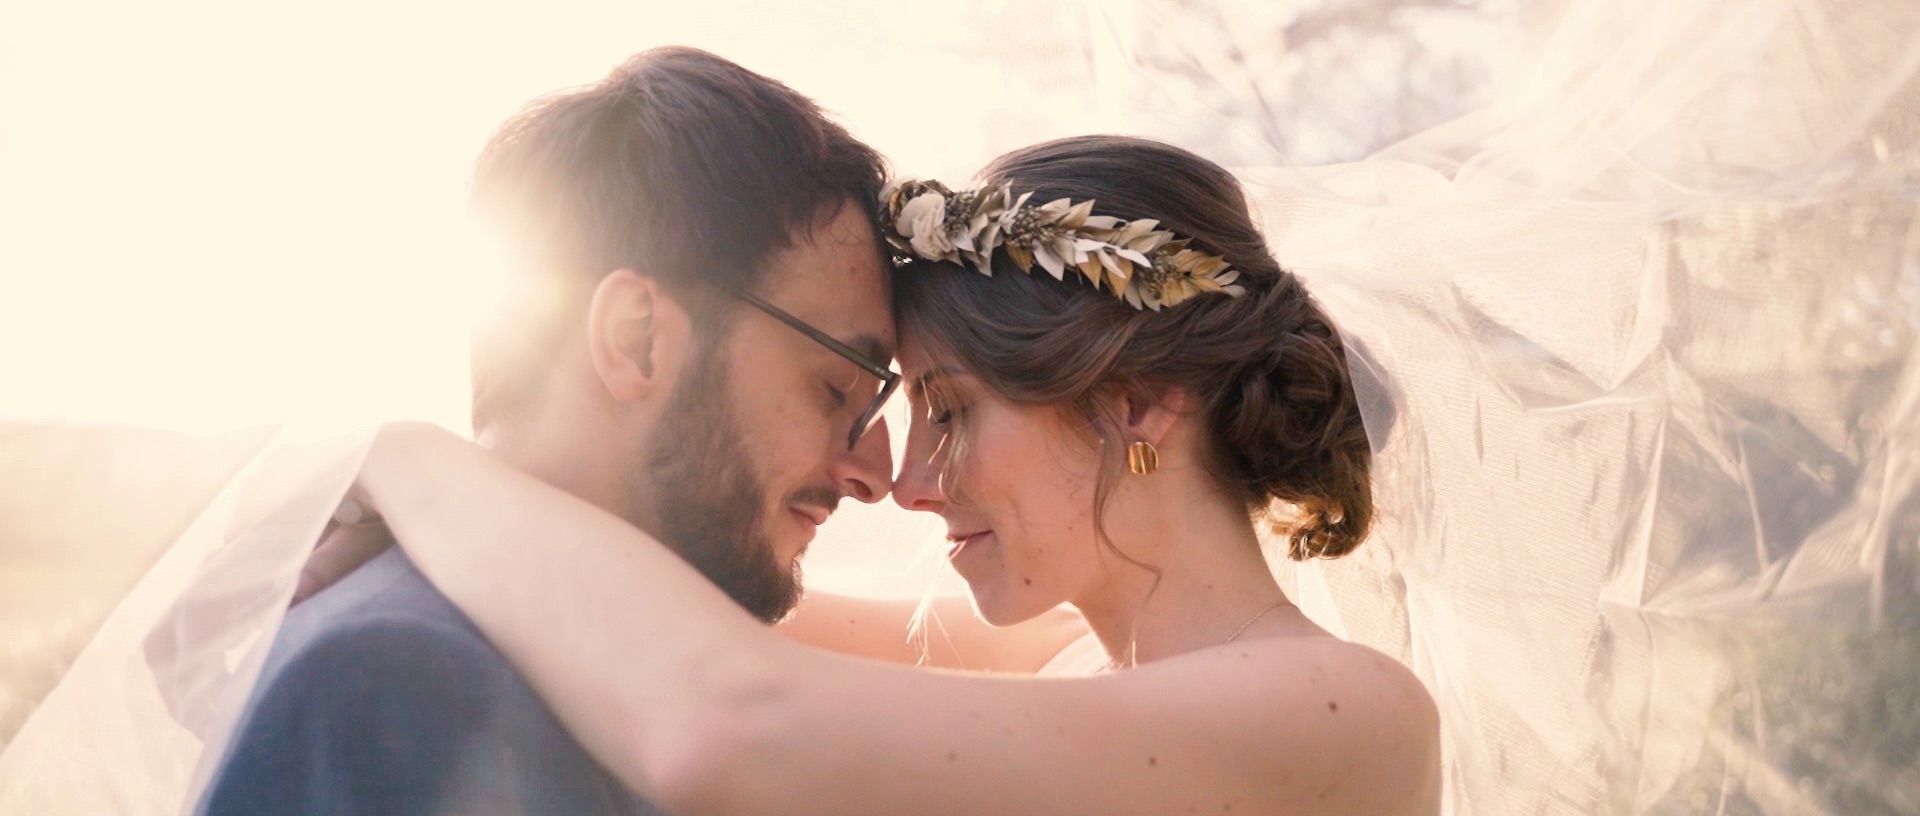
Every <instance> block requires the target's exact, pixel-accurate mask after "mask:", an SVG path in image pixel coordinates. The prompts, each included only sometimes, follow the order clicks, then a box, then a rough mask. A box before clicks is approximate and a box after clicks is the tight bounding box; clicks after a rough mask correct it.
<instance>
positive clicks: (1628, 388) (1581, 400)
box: [0, 0, 1920, 814]
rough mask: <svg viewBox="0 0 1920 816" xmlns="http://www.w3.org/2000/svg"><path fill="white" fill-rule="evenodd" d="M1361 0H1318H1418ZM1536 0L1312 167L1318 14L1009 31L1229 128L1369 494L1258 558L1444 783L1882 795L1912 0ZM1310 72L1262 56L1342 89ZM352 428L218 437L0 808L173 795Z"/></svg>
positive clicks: (1901, 447) (1919, 715)
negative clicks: (199, 502)
mask: <svg viewBox="0 0 1920 816" xmlns="http://www.w3.org/2000/svg"><path fill="white" fill-rule="evenodd" d="M1375 5H1378V6H1379V8H1375ZM1395 5H1396V4H1391V3H1383V4H1369V3H1366V2H1350V3H1330V4H1325V6H1324V8H1322V9H1321V11H1322V12H1324V14H1322V15H1321V16H1322V17H1324V16H1326V15H1327V14H1332V13H1334V12H1337V11H1341V10H1343V9H1346V10H1349V11H1353V13H1356V14H1371V13H1377V14H1380V15H1386V14H1390V13H1408V14H1411V13H1417V12H1419V11H1421V10H1422V9H1424V8H1428V7H1432V6H1436V5H1440V6H1443V5H1445V4H1434V3H1419V2H1409V3H1403V4H1397V5H1399V6H1405V7H1406V8H1404V9H1400V10H1398V11H1396V10H1395V9H1394V8H1392V7H1394V6H1395ZM1552 10H1553V11H1555V12H1557V13H1555V14H1548V13H1547V12H1546V11H1544V10H1541V9H1531V10H1529V11H1528V12H1527V13H1525V14H1520V13H1518V12H1516V13H1515V19H1518V20H1520V21H1521V22H1520V23H1518V24H1516V26H1515V27H1514V28H1513V29H1511V30H1508V31H1507V32H1506V33H1505V34H1504V35H1503V36H1508V37H1514V36H1518V37H1520V39H1518V40H1515V41H1513V42H1518V43H1522V44H1524V49H1522V48H1520V47H1518V46H1512V43H1511V42H1498V43H1490V45H1501V46H1509V50H1510V51H1515V52H1517V51H1519V50H1526V51H1529V52H1531V58H1532V60H1533V67H1532V68H1531V69H1530V70H1525V71H1521V70H1515V71H1511V72H1509V73H1508V78H1509V79H1510V81H1508V82H1506V83H1504V84H1503V85H1502V86H1501V87H1499V88H1496V89H1494V90H1493V91H1492V92H1491V93H1489V94H1488V95H1487V99H1486V100H1485V101H1486V102H1487V104H1485V106H1484V107H1481V108H1480V109H1479V110H1477V111H1475V112H1473V113H1469V114H1467V115H1464V116H1456V117H1453V118H1446V117H1438V119H1446V121H1444V122H1439V121H1438V119H1436V121H1433V122H1418V121H1416V124H1420V125H1421V127H1422V128H1423V129H1420V130H1419V132H1418V133H1417V134H1416V135H1414V136H1412V137H1410V138H1405V139H1402V140H1399V141H1397V142H1394V143H1392V144H1390V145H1389V146H1386V147H1384V148H1382V149H1379V150H1377V151H1374V152H1373V153H1372V154H1371V155H1370V156H1368V157H1367V158H1365V159H1364V160H1362V161H1358V162H1353V163H1347V164H1334V165H1326V166H1313V167H1302V166H1282V165H1281V164H1280V163H1279V158H1278V155H1279V153H1280V152H1282V151H1280V150H1279V149H1278V148H1276V146H1275V141H1274V140H1273V139H1272V138H1268V136H1263V135H1262V134H1268V135H1270V134H1272V133H1275V132H1288V131H1289V130H1290V129H1294V130H1297V132H1299V133H1308V134H1310V133H1312V132H1314V129H1315V128H1322V129H1324V128H1328V127H1333V125H1335V124H1338V122H1334V123H1333V124H1329V121H1330V120H1328V119H1315V120H1312V121H1292V120H1286V119H1283V118H1282V117H1281V114H1279V113H1276V112H1274V111H1273V110H1271V109H1269V108H1267V107H1266V106H1265V100H1260V99H1259V98H1258V97H1259V96H1260V94H1259V92H1258V91H1257V90H1255V91H1254V92H1252V93H1251V95H1249V92H1248V91H1247V88H1249V87H1252V86H1253V84H1254V81H1255V80H1258V79H1261V78H1262V77H1263V74H1268V73H1272V72H1277V71H1281V70H1282V68H1281V67H1276V66H1283V65H1293V66H1295V69H1298V66H1299V64H1300V63H1299V62H1298V61H1295V62H1292V63H1286V62H1283V61H1279V60H1278V59H1277V58H1276V57H1274V56H1273V55H1274V54H1275V53H1281V52H1286V51H1287V49H1288V48H1289V47H1290V46H1291V45H1297V44H1299V43H1302V42H1305V41H1306V40H1307V38H1308V37H1310V36H1311V35H1312V34H1313V31H1312V30H1311V29H1312V25H1311V24H1312V23H1314V20H1315V19H1317V18H1314V17H1313V15H1311V14H1307V15H1303V16H1302V17H1301V19H1300V20H1299V21H1297V22H1296V24H1295V25H1291V26H1288V27H1287V28H1286V29H1285V31H1286V37H1283V38H1281V40H1280V41H1278V42H1247V41H1243V40H1241V39H1236V38H1235V37H1234V36H1232V35H1231V31H1230V29H1231V26H1224V27H1223V28H1221V29H1218V30H1215V29H1209V28H1207V27H1206V26H1195V25H1193V24H1192V23H1191V22H1190V21H1191V19H1192V17H1193V16H1194V15H1197V14H1199V13H1200V12H1199V10H1197V9H1195V8H1193V7H1192V6H1191V5H1190V4H1188V3H1184V2H1179V0H1140V1H1139V2H1091V3H1088V4H1086V5H1084V6H1083V7H1080V8H1079V11H1080V12H1083V13H1081V14H1078V15H1077V16H1075V15H1068V16H1064V17H1058V18H1046V19H1045V20H1044V21H1041V22H1036V23H1035V25H1048V26H1056V27H1058V28H1060V29H1062V30H1061V31H1056V32H1054V33H1057V34H1059V35H1060V37H1059V38H1055V41H1056V42H1058V41H1062V40H1061V39H1060V38H1065V40H1064V41H1067V42H1076V41H1077V42H1079V43H1081V44H1082V45H1083V46H1084V48H1083V51H1084V53H1085V55H1086V56H1087V76H1088V77H1089V78H1090V80H1091V84H1090V85H1089V86H1087V87H1085V88H1079V89H1077V90H1076V91H1075V92H1076V93H1078V94H1079V95H1080V96H1083V97H1085V98H1087V99H1093V100H1097V101H1098V103H1099V114H1100V116H1101V117H1103V118H1102V119H1101V120H1100V121H1099V122H1098V127H1096V128H1088V127H1084V126H1083V127H1079V128H1077V130H1080V131H1085V130H1091V129H1101V130H1119V131H1129V132H1137V133H1148V134H1152V135H1160V136H1165V137H1167V138H1170V139H1172V140H1173V141H1176V142H1182V143H1185V140H1183V138H1182V134H1183V133H1187V134H1190V133H1193V132H1196V131H1200V130H1210V129H1211V130H1218V131H1220V132H1223V133H1224V132H1228V131H1231V133H1229V134H1228V135H1227V136H1226V137H1223V140H1222V141H1221V142H1219V144H1222V145H1226V147H1223V148H1222V149H1221V150H1219V151H1216V152H1214V153H1213V154H1211V155H1214V156H1215V157H1216V158H1220V159H1222V160H1223V161H1226V162H1228V163H1232V164H1237V165H1246V166H1243V167H1241V168H1240V169H1239V170H1238V172H1239V174H1240V176H1241V178H1242V179H1243V182H1244V183H1245V185H1246V187H1247V190H1248V192H1249V195H1250V197H1251V199H1252V201H1253V203H1254V205H1255V207H1256V209H1257V210H1258V215H1259V216H1260V217H1261V219H1262V220H1263V222H1264V224H1265V225H1266V230H1267V234H1268V237H1269V242H1270V244H1271V246H1272V248H1273V250H1274V252H1275V254H1276V256H1277V257H1278V258H1279V259H1280V261H1281V263H1282V264H1283V265H1284V266H1286V267H1288V268H1290V269H1292V270H1294V271H1295V272H1297V273H1298V274H1300V275H1302V276H1303V277H1304V278H1305V280H1306V281H1307V282H1308V284H1309V286H1310V288H1311V289H1312V290H1313V292H1314V293H1315V296H1316V297H1318V298H1319V299H1320V300H1321V301H1322V302H1323V303H1324V304H1325V305H1326V306H1327V308H1328V309H1329V310H1330V311H1331V312H1332V313H1333V315H1334V317H1335V318H1336V320H1337V321H1338V322H1339V323H1340V325H1341V327H1342V330H1343V331H1344V332H1345V333H1346V335H1347V337H1348V338H1349V340H1350V341H1351V346H1352V348H1353V350H1354V351H1353V356H1352V360H1351V361H1352V363H1353V366H1354V368H1355V370H1356V375H1357V379H1358V381H1359V384H1360V389H1361V392H1362V394H1361V396H1362V402H1363V404H1364V406H1365V408H1366V412H1367V420H1368V428H1369V432H1370V434H1371V435H1372V436H1373V437H1374V442H1375V446H1376V449H1377V450H1378V454H1377V457H1376V462H1375V468H1376V482H1375V495H1376V500H1377V502H1378V504H1379V506H1380V516H1379V517H1380V522H1379V525H1378V527H1377V529H1376V532H1375V534H1374V538H1373V540H1371V541H1370V542H1368V543H1367V544H1366V545H1364V546H1362V547H1361V548H1360V549H1359V550H1358V551H1357V552H1356V553H1354V554H1353V555H1352V556H1349V557H1348V558H1345V559H1342V560H1339V561H1333V562H1311V563H1305V564H1291V563H1277V564H1276V571H1277V572H1278V574H1279V576H1280V578H1281V580H1282V582H1283V584H1284V585H1285V586H1287V587H1288V589H1289V591H1290V593H1292V594H1293V596H1294V597H1295V598H1296V599H1297V600H1299V601H1300V602H1301V604H1302V606H1303V607H1304V608H1306V609H1307V610H1308V612H1309V613H1310V614H1311V615H1313V616H1314V617H1315V619H1316V620H1319V621H1321V622H1322V623H1323V624H1325V625H1327V626H1328V627H1329V628H1331V629H1333V630H1334V631H1335V632H1336V633H1338V634H1341V635H1343V636H1345V637H1348V638H1350V639H1353V640H1356V641H1358V642H1362V643H1366V644H1368V645H1371V646H1374V647H1376V648H1379V649H1381V650H1383V651H1385V652H1387V653H1389V654H1392V655H1394V656H1396V657H1398V658H1400V659H1402V660H1403V661H1406V662H1407V663H1408V664H1409V665H1411V666H1412V667H1413V668H1414V669H1415V670H1416V672H1417V673H1418V674H1419V675H1420V677H1421V678H1422V679H1423V680H1424V681H1425V682H1426V684H1427V686H1428V688H1429V689H1430V690H1431V691H1432V692H1433V695H1434V697H1435V699H1436V701H1437V702H1438V704H1439V706H1440V710H1441V714H1442V721H1443V739H1444V749H1445V754H1446V755H1445V774H1446V782H1445V784H1446V808H1447V812H1449V813H1454V814H1508V813H1513V814H1520V813H1528V814H1534V813H1568V814H1575V813H1580V814H1584V813H1599V812H1605V813H1640V812H1647V813H1848V814H1858V813H1902V812H1915V811H1917V810H1920V771H1916V770H1915V769H1916V768H1920V690H1917V689H1916V686H1915V684H1914V683H1913V681H1912V678H1913V676H1914V672H1915V670H1916V669H1920V635H1917V634H1916V633H1917V632H1920V463H1916V461H1915V456H1916V453H1920V415H1917V414H1916V410H1917V409H1920V357H1916V354H1915V351H1914V347H1915V335H1916V333H1920V221H1917V220H1916V216H1917V215H1920V49H1916V48H1914V47H1913V43H1915V42H1920V5H1916V4H1914V3H1912V2H1910V0H1674V1H1670V2H1662V1H1659V0H1568V2H1565V3H1563V4H1558V5H1555V6H1553V7H1552ZM1249 13H1252V12H1251V11H1250V12H1249ZM1382 19H1384V17H1383V18H1382ZM1183 20H1185V21H1188V22H1186V23H1181V22H1180V21H1183ZM1222 31H1225V32H1226V33H1225V34H1222V35H1221V36H1219V37H1217V38H1216V37H1214V36H1213V35H1214V34H1219V33H1220V32H1222ZM1210 32H1211V33H1210ZM1516 32H1517V33H1516ZM1289 38H1291V39H1289ZM1323 45H1325V47H1327V48H1342V47H1350V48H1352V49H1360V48H1362V46H1363V44H1361V43H1357V42H1351V43H1342V42H1332V43H1330V44H1329V43H1323ZM1387 62H1388V63H1389V65H1392V64H1395V63H1393V62H1392V60H1391V59H1390V58H1388V59H1387ZM1170 63H1178V64H1180V65H1182V66H1185V67H1186V68H1188V69H1193V70H1185V71H1184V72H1182V73H1180V74H1179V77H1181V79H1180V81H1181V82H1188V83H1191V82H1193V77H1194V76H1196V75H1198V76H1199V77H1201V80H1200V86H1199V87H1194V86H1192V85H1180V84H1176V82H1175V80H1174V78H1173V77H1174V73H1173V72H1170V71H1169V70H1167V68H1166V66H1167V65H1168V64H1170ZM1316 65H1317V66H1318V69H1317V70H1321V71H1324V72H1325V73H1324V75H1323V76H1322V75H1313V74H1311V73H1309V74H1307V75H1304V76H1291V77H1287V78H1284V79H1285V82H1284V83H1282V84H1285V85H1286V86H1287V87H1289V88H1291V89H1293V92H1294V93H1296V94H1298V95H1301V96H1302V97H1304V98H1310V97H1313V94H1316V93H1318V94H1323V95H1327V96H1340V95H1341V94H1342V93H1344V92H1345V90H1346V89H1349V88H1351V87H1352V86H1350V85H1347V84H1343V83H1344V82H1345V78H1344V77H1342V76H1341V75H1340V74H1339V72H1340V71H1342V70H1346V68H1347V67H1348V66H1345V65H1344V64H1341V63H1334V64H1327V63H1324V62H1322V63H1308V65H1307V69H1315V66H1316ZM1195 66H1197V68H1195ZM1295 69H1288V70H1295ZM1353 70H1355V71H1365V70H1378V69H1377V68H1366V67H1365V66H1358V67H1353ZM1385 70H1389V71H1390V70H1393V69H1392V68H1391V67H1389V68H1388V69H1385ZM1267 78H1269V79H1271V78H1272V77H1270V76H1268V77H1267ZM1310 101H1311V100H1310ZM1256 103H1258V104H1256ZM1345 104H1348V105H1350V106H1352V107H1357V108H1365V107H1366V104H1367V100H1366V99H1365V98H1360V99H1357V100H1347V101H1346V103H1345ZM1308 110H1309V111H1310V112H1311V111H1313V110H1321V111H1323V112H1324V111H1336V112H1337V110H1339V108H1338V106H1336V105H1333V104H1332V103H1329V104H1327V105H1323V106H1320V107H1319V108H1311V107H1310V108H1308ZM1421 115H1425V116H1427V117H1428V118H1435V116H1434V114H1432V113H1431V112H1427V113H1425V114H1420V113H1419V112H1416V113H1415V115H1412V119H1411V120H1410V121H1414V120H1418V119H1419V117H1420V116H1421ZM1263 116H1264V117H1266V118H1264V119H1263V118H1262V117H1263ZM1305 118H1306V117H1302V119H1305ZM1067 124H1072V123H1067ZM1427 125H1431V126H1430V127H1428V126H1427ZM1235 145H1238V147H1236V146H1235ZM883 147H884V145H883ZM1292 149H1293V150H1296V151H1298V152H1302V153H1311V152H1312V150H1311V144H1310V143H1306V142H1303V141H1301V142H1295V143H1293V147H1292ZM1263 163H1265V164H1267V165H1268V166H1259V165H1261V164H1263ZM369 439H370V435H368V434H366V433H357V434H345V435H325V434H307V433H303V432H299V431H287V432H284V433H282V434H281V435H280V437H279V438H277V439H276V440H274V441H273V442H271V443H270V444H269V445H268V446H267V447H266V448H265V449H264V450H262V452H260V453H259V454H258V455H257V456H255V458H254V460H253V461H252V462H251V463H249V464H248V466H247V467H246V469H245V470H244V471H242V473H241V474H240V475H239V476H238V477H236V478H235V479H234V480H233V482H232V483H230V484H229V485H228V487H227V488H226V489H225V490H224V491H223V492H222V493H221V494H220V495H219V497H218V498H217V499H215V501H214V502H213V503H212V504H211V505H210V506H209V507H208V508H207V509H206V510H205V511H204V513H203V514H202V515H201V517H200V518H199V520H198V521H196V522H195V523H194V525H193V526H192V527H191V528H190V529H189V530H188V531H187V533H186V534H185V535H184V536H183V537H182V539H181V540H180V541H179V542H178V543H176V544H175V545H174V547H173V548H172V549H171V550H169V551H168V552H167V554H166V555H164V556H163V557H162V558H161V560H160V561H159V562H158V564H157V565H156V566H155V567H154V568H153V569H152V571H151V572H150V573H149V574H148V575H147V576H146V577H145V578H144V579H143V580H142V581H141V582H140V583H139V585H138V586H137V587H136V588H135V589H134V590H133V591H132V593H130V594H129V595H128V596H127V597H126V598H125V599H124V600H123V601H122V603H121V604H120V606H119V607H118V608H117V609H116V610H115V611H114V613H113V614H112V615H111V616H110V617H109V619H108V621H107V623H106V624H105V625H104V627H103V628H102V629H101V631H100V633H99V635H98V636H97V637H96V638H95V640H94V642H93V643H92V644H91V645H89V646H88V647H87V649H86V650H85V651H84V652H83V653H82V654H81V656H80V657H79V659H78V660H77V661H76V662H75V664H74V667H73V668H72V670H71V671H70V672H69V673H68V674H67V676H66V678H65V679H64V680H63V681H62V682H61V684H60V685H59V686H58V687H57V688H56V690H55V691H54V692H53V694H52V695H51V696H49V697H48V698H47V699H46V701H45V702H44V703H43V704H42V706H41V707H40V708H39V709H38V710H37V711H36V713H35V714H34V716H33V717H32V718H31V719H30V720H29V722H28V723H27V725H26V726H25V728H24V729H23V730H22V731H21V732H20V733H19V734H18V736H17V737H16V738H15V739H14V740H13V741H12V743H11V744H9V745H8V746H7V748H6V750H5V753H4V754H0V811H4V812H9V813H11V812H22V813H26V812H34V813H46V812H75V813H81V812H86V813H95V812H125V813H134V812H142V813H144V812H153V813H164V812H177V811H178V810H179V809H180V808H181V806H182V805H181V803H182V802H190V801H192V798H193V792H194V791H196V790H197V789H198V787H199V786H200V785H201V784H203V783H204V781H205V775H206V774H207V773H208V770H209V769H208V765H209V762H208V758H209V757H215V756H218V754H219V751H220V747H221V745H222V744H223V740H224V735H225V731H226V729H227V728H228V727H229V726H230V724H231V723H232V722H233V721H234V719H235V718H236V716H237V714H238V712H239V708H240V706H241V704H242V702H243V701H244V700H245V698H246V695H247V693H248V690H249V688H250V687H251V684H252V682H253V678H254V677H255V675H256V674H257V672H258V670H259V668H260V666H261V663H262V661H263V660H264V656H265V650H266V644H267V643H269V642H270V641H271V636H272V633H273V632H274V631H275V628H276V627H277V626H278V624H279V621H280V619H281V617H282V615H283V614H284V607H285V603H286V599H287V598H288V597H290V595H291V593H292V591H293V585H294V580H295V576H296V574H297V572H298V569H299V566H300V563H301V561H302V559H303V558H304V555H305V546H306V544H305V543H310V542H312V541H313V540H314V539H315V537H316V536H317V535H318V533H319V532H320V530H321V528H322V526H323V525H324V523H325V520H326V517H327V514H328V513H329V512H330V511H331V510H332V508H333V507H334V506H335V504H336V502H337V500H338V498H339V497H340V495H341V494H342V493H343V491H344V490H345V489H346V487H347V485H348V484H349V483H350V481H351V479H352V475H353V473H354V472H355V471H356V470H357V468H358V465H359V462H360V459H361V457H362V456H363V455H364V452H365V448H366V445H367V443H368V441H369Z"/></svg>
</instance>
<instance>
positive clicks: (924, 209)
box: [893, 191, 960, 261]
mask: <svg viewBox="0 0 1920 816" xmlns="http://www.w3.org/2000/svg"><path fill="white" fill-rule="evenodd" d="M893 228H894V229H896V230H898V231H899V232H900V234H901V235H904V236H906V237H907V241H908V244H909V245H910V246H912V247H913V251H914V252H916V253H918V254H919V255H920V257H922V258H928V259H931V260H943V261H959V260H960V258H959V256H958V255H956V254H954V246H953V237H952V236H950V235H948V234H947V197H946V196H944V195H941V194H940V193H937V192H933V191H928V192H924V193H921V194H919V195H917V196H914V197H913V198H912V199H910V200H908V201H907V203H906V205H905V206H902V207H901V208H900V215H899V217H897V218H895V219H893Z"/></svg>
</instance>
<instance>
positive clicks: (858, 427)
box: [733, 289, 900, 450]
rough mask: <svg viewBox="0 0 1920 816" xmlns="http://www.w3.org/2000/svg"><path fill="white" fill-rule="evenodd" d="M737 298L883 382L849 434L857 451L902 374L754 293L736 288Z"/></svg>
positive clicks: (855, 421) (848, 441)
mask: <svg viewBox="0 0 1920 816" xmlns="http://www.w3.org/2000/svg"><path fill="white" fill-rule="evenodd" d="M733 295H734V297H737V298H739V299H741V300H744V301H746V302H747V303H748V304H751V305H752V306H753V307H754V308H756V309H759V310H760V311H763V312H766V313H767V314H768V315H769V316H771V317H772V318H773V319H775V320H778V321H780V322H782V323H785V324H787V325H788V326H791V327H792V328H793V330H794V331H797V332H799V333H801V334H804V335H806V336H807V337H809V338H811V339H812V340H813V342H815V343H819V344H820V345H823V346H826V347H827V348H828V349H829V350H831V351H832V352H833V353H835V354H838V355H840V356H842V357H845V358H847V359H848V360H850V361H852V362H853V364H854V365H857V366H859V367H860V370H862V371H865V372H866V373H868V374H870V375H873V377H874V378H875V379H876V380H878V381H879V390H878V391H876V392H875V393H874V395H873V402H871V403H869V404H868V405H867V408H866V410H865V411H862V412H860V418H859V419H856V420H854V421H853V428H852V429H851V430H849V431H847V450H853V446H854V445H856V444H859V442H860V437H862V436H865V435H866V434H867V431H868V430H869V429H871V428H872V427H873V424H874V423H875V422H878V421H879V420H880V409H881V408H882V407H884V406H886V404H887V398H888V397H891V396H893V392H894V389H897V388H899V387H900V372H898V371H894V370H892V369H890V368H888V367H887V365H886V363H884V362H874V361H873V359H872V358H870V357H868V356H867V355H865V354H862V353H860V351H858V350H857V349H855V348H853V347H852V346H849V345H847V344H845V343H842V342H840V341H839V340H835V339H834V338H833V337H832V336H831V335H828V334H827V333H826V332H823V331H821V330H819V329H816V328H814V327H812V326H810V325H807V322H806V321H804V320H801V319H800V318H797V317H794V316H793V315H790V314H787V313H786V312H785V311H783V310H782V309H781V308H780V307H778V306H775V305H773V304H771V303H768V302H766V301H764V300H761V299H760V297H759V296H758V295H755V294H753V293H752V292H748V291H746V290H743V289H735V290H733Z"/></svg>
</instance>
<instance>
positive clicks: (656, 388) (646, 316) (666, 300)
mask: <svg viewBox="0 0 1920 816" xmlns="http://www.w3.org/2000/svg"><path fill="white" fill-rule="evenodd" d="M692 328H693V326H692V323H691V321H690V320H689V319H688V316H687V313H686V310H685V309H684V308H682V307H681V305H680V303H679V302H678V301H677V300H675V299H674V298H673V297H672V296H671V295H669V294H667V293H666V291H664V289H663V288H662V287H661V285H660V281H659V279H658V278H655V277H653V276H651V275H643V274H640V273H639V272H635V271H633V270H631V269H616V270H614V271H612V272H609V273H607V276H606V277H604V278H601V279H600V284H599V285H598V286H595V287H594V290H593V298H592V300H590V301H589V302H588V304H587V356H588V358H589V359H591V360H592V361H593V370H594V373H596V374H598V375H599V376H600V383H601V385H602V386H604V387H605V388H606V389H607V396H609V397H612V398H613V399H614V400H615V401H618V402H628V401H632V400H636V399H641V398H643V397H646V396H648V395H651V394H656V393H662V392H664V391H665V390H668V389H670V388H671V384H672V383H673V381H674V378H675V377H676V376H678V374H679V370H680V366H681V363H682V362H684V360H685V359H686V354H687V352H688V350H689V345H690V342H691V338H692Z"/></svg>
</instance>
